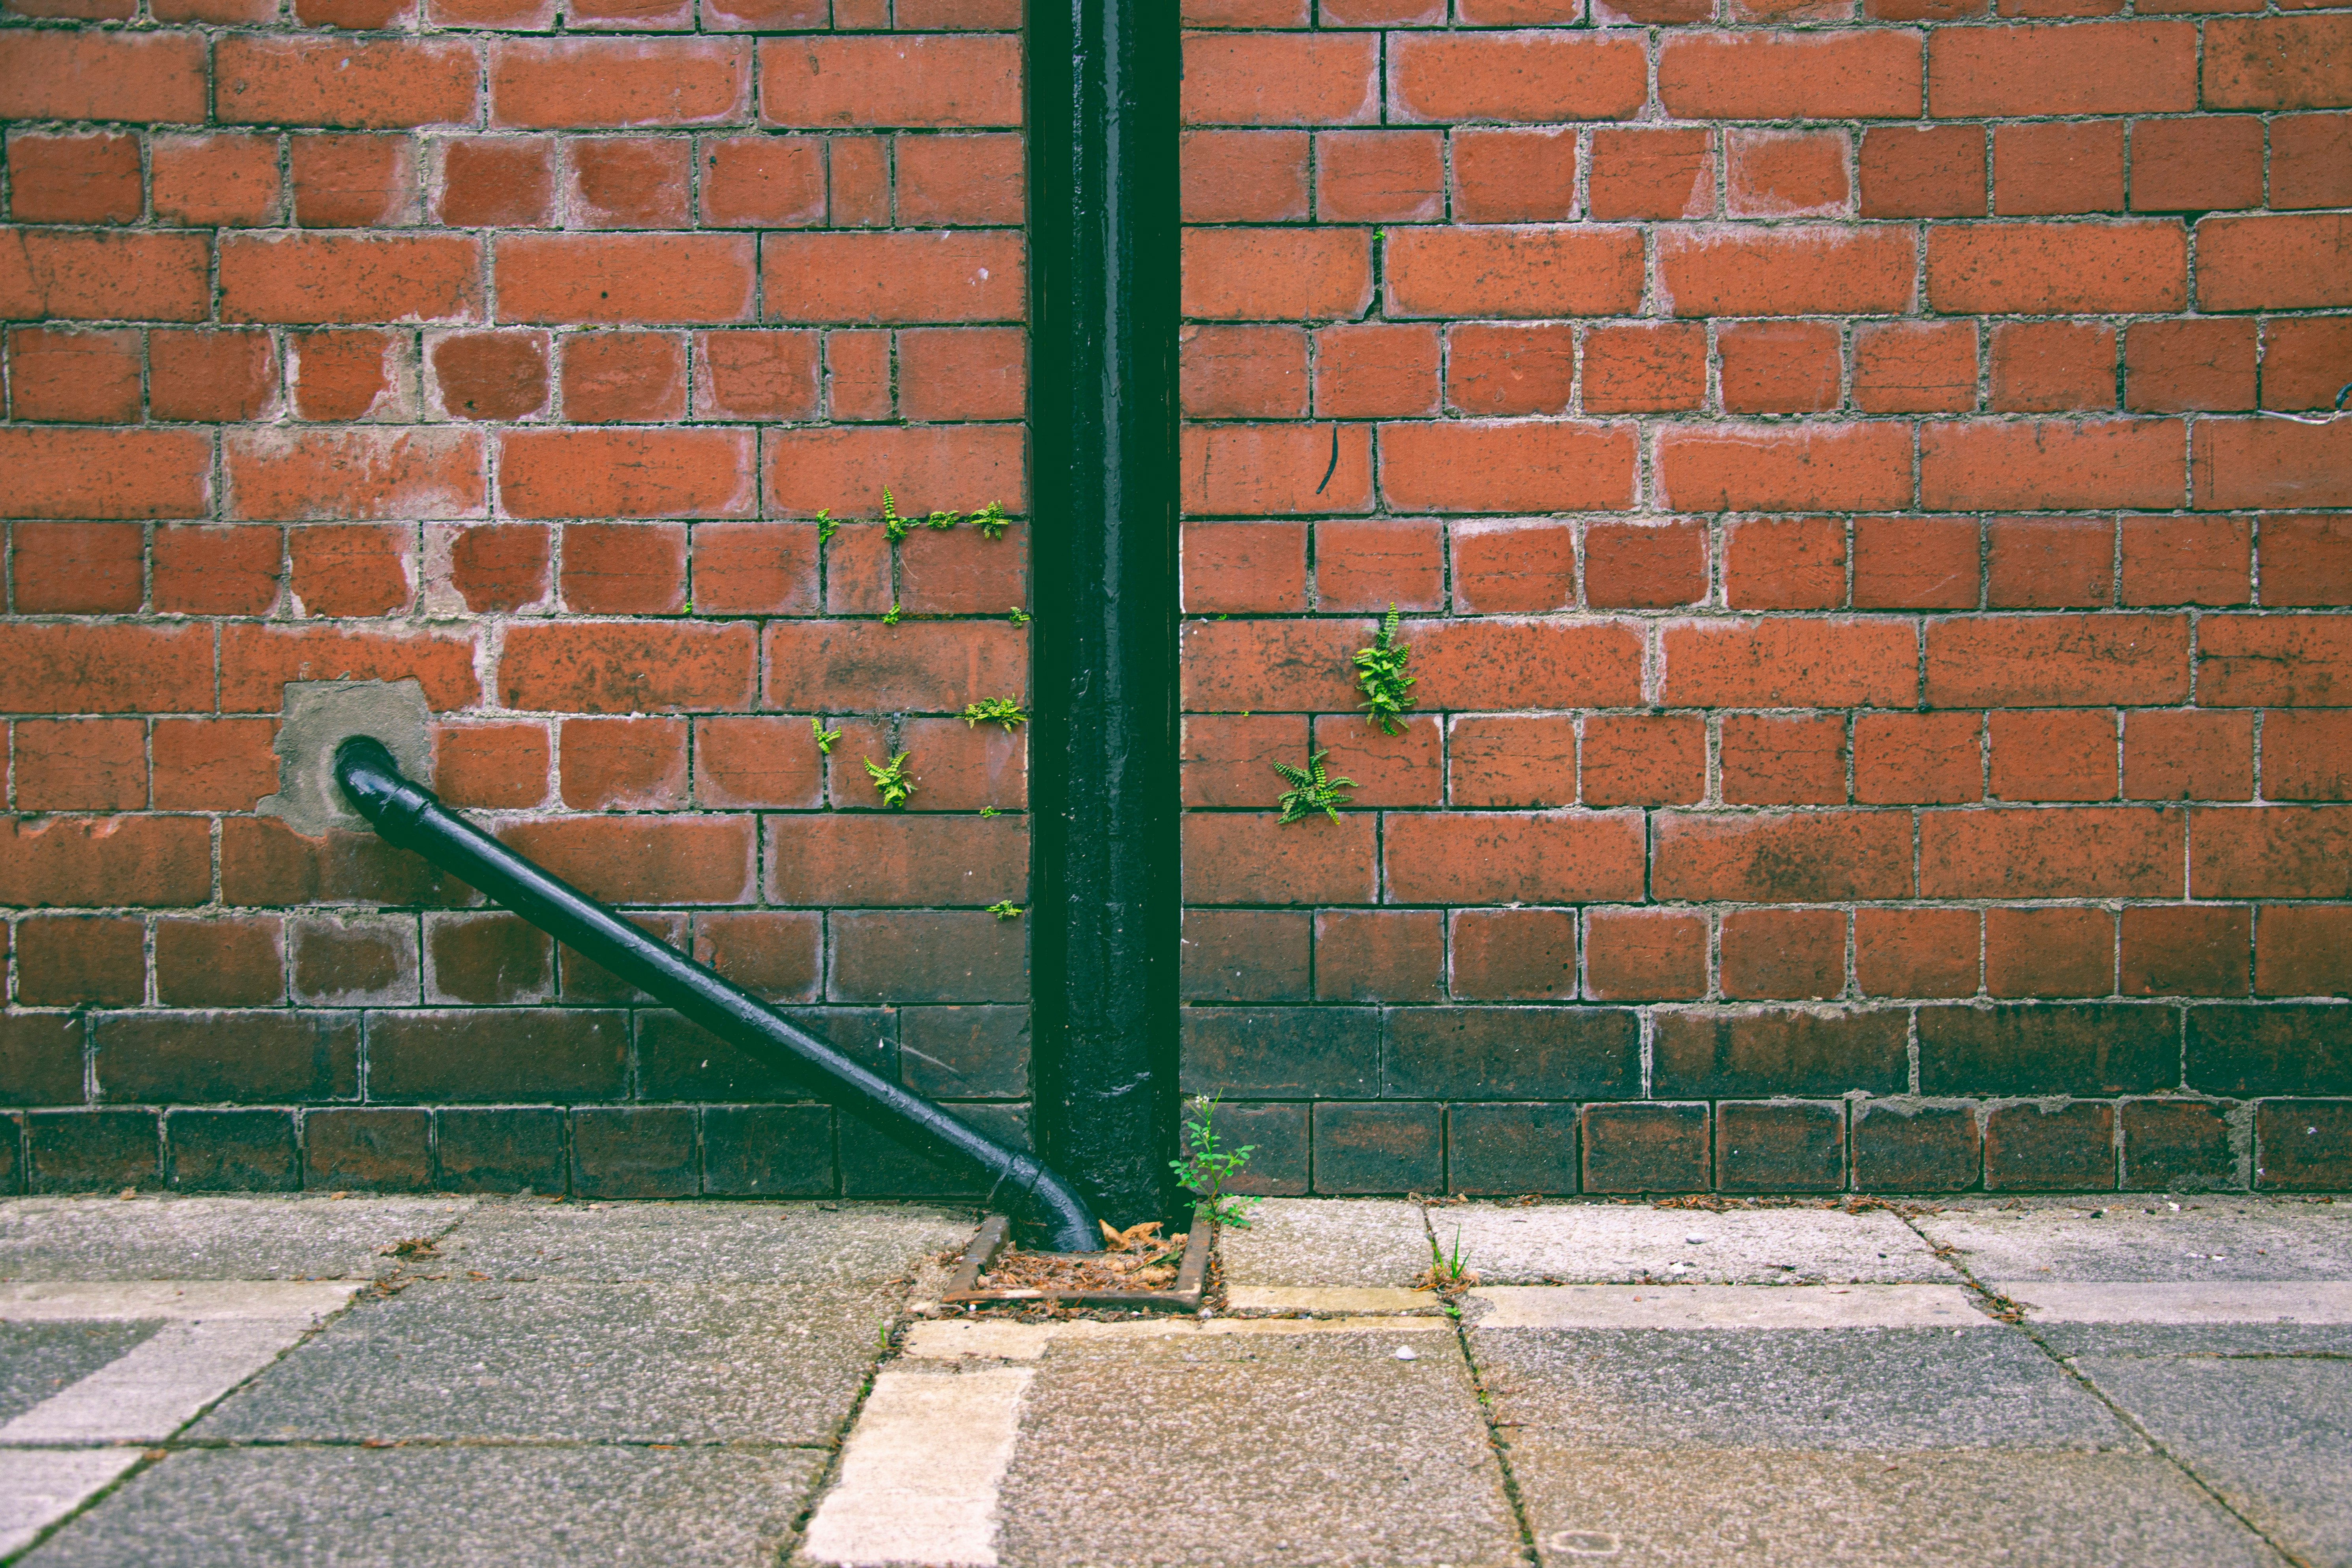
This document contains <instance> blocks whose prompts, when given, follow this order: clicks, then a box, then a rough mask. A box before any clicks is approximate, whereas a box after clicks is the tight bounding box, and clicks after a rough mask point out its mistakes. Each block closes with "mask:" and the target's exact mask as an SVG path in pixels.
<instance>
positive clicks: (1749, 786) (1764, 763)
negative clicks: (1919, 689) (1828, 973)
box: [1720, 713, 1845, 952]
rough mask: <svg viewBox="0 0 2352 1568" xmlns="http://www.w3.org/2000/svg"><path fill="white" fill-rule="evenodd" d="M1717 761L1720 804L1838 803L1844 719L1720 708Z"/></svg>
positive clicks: (1842, 782) (1841, 798)
mask: <svg viewBox="0 0 2352 1568" xmlns="http://www.w3.org/2000/svg"><path fill="white" fill-rule="evenodd" d="M1720 765H1721V777H1722V781H1723V802H1724V804H1725V805H1844V804H1845V721H1844V720H1843V719H1842V718H1839V717H1837V716H1835V715H1825V716H1819V717H1811V716H1809V717H1804V718H1790V717H1784V716H1780V715H1776V714H1766V713H1730V714H1726V715H1725V716H1724V720H1723V747H1722V752H1721V756H1720ZM1840 951H1841V952H1843V946H1841V949H1840Z"/></svg>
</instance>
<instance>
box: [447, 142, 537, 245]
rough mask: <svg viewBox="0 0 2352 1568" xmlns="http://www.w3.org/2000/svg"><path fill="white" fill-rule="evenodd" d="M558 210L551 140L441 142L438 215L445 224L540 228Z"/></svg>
mask: <svg viewBox="0 0 2352 1568" xmlns="http://www.w3.org/2000/svg"><path fill="white" fill-rule="evenodd" d="M554 210H555V144H554V142H553V141H552V140H551V138H549V137H545V136H460V137H452V138H450V139H449V140H448V141H446V142H442V143H441V184H440V191H439V195H438V199H437V201H436V207H435V216H437V217H438V218H439V219H440V220H441V221H442V222H443V223H446V224H451V225H457V226H471V225H488V226H498V227H501V228H508V227H516V228H538V227H541V226H544V225H545V224H546V223H547V222H548V221H549V217H550V215H551V214H552V213H553V212H554Z"/></svg>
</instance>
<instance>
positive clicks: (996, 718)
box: [963, 697, 1029, 735]
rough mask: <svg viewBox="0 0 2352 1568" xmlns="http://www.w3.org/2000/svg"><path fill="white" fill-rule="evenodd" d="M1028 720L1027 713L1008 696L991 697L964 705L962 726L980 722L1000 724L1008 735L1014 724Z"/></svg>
mask: <svg viewBox="0 0 2352 1568" xmlns="http://www.w3.org/2000/svg"><path fill="white" fill-rule="evenodd" d="M1028 721H1029V715H1028V714H1026V713H1024V712H1023V711H1021V704H1020V703H1018V702H1016V701H1014V700H1013V699H1012V698H1010V697H992V698H989V699H988V700H986V701H984V702H971V703H967V704H965V706H964V710H963V722H964V728H966V729H968V730H969V729H971V728H973V727H975V726H977V725H981V724H1002V725H1003V726H1004V732H1005V733H1006V734H1008V735H1010V734H1011V733H1013V726H1014V725H1015V724H1025V723H1027V722H1028Z"/></svg>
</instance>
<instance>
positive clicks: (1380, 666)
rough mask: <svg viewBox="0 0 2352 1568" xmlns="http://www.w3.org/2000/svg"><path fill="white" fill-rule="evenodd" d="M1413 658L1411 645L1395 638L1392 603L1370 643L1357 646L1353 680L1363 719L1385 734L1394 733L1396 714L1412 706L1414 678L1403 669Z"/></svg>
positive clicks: (1394, 611) (1394, 607) (1395, 623)
mask: <svg viewBox="0 0 2352 1568" xmlns="http://www.w3.org/2000/svg"><path fill="white" fill-rule="evenodd" d="M1411 661H1412V648H1410V647H1406V646H1405V645H1404V644H1403V643H1402V642H1399V641H1398V640H1397V607H1396V605H1393V604H1391V605H1389V614H1388V619H1386V620H1384V621H1382V622H1381V629H1380V630H1379V631H1378V632H1377V633H1375V634H1374V635H1373V637H1372V646H1371V647H1367V648H1360V649H1358V650H1357V652H1356V658H1355V664H1356V684H1357V685H1358V686H1360V687H1361V688H1362V689H1363V692H1364V700H1363V702H1362V703H1361V704H1360V706H1361V707H1362V708H1363V710H1364V721H1365V722H1366V723H1368V724H1378V725H1379V726H1380V727H1381V733H1382V734H1384V735H1393V734H1395V733H1396V732H1397V726H1396V721H1397V718H1398V716H1399V715H1401V714H1402V713H1404V712H1406V711H1407V710H1410V709H1411V708H1412V689H1413V687H1414V686H1415V685H1416V684H1417V682H1416V681H1415V680H1414V679H1413V678H1412V676H1410V675H1408V674H1406V673H1405V666H1406V665H1407V664H1408V663H1410V662H1411Z"/></svg>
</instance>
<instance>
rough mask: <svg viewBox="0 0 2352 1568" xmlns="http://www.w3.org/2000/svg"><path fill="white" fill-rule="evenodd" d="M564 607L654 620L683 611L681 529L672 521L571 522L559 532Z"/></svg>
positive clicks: (683, 545)
mask: <svg viewBox="0 0 2352 1568" xmlns="http://www.w3.org/2000/svg"><path fill="white" fill-rule="evenodd" d="M562 591H563V602H564V606H565V607H566V608H567V609H570V610H572V612H574V613H575V614H581V615H597V616H649V615H650V616H658V615H667V614H670V613H672V612H675V611H677V610H680V609H683V608H685V607H686V530H685V529H684V528H683V527H681V526H679V525H677V524H675V523H671V524H653V525H647V524H643V523H593V522H575V523H572V524H571V525H570V526H569V527H567V528H565V529H564V531H563V572H562Z"/></svg>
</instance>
